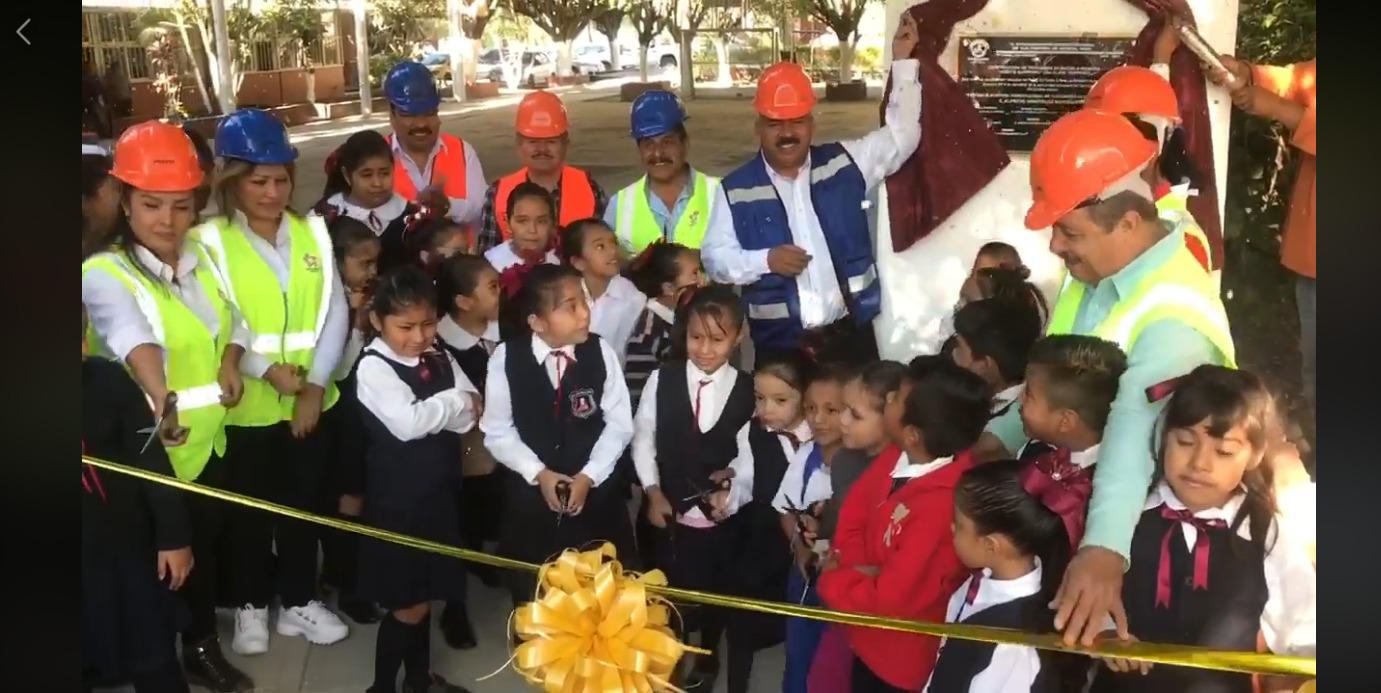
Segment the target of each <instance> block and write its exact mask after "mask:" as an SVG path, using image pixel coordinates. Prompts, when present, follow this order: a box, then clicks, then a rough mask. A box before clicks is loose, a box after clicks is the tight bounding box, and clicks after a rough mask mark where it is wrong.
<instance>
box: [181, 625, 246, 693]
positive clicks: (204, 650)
mask: <svg viewBox="0 0 1381 693" xmlns="http://www.w3.org/2000/svg"><path fill="white" fill-rule="evenodd" d="M182 668H183V670H185V671H186V672H187V682H188V683H190V684H192V685H193V686H201V687H202V688H206V689H208V690H212V691H216V693H249V691H252V690H254V681H253V680H252V679H250V678H249V676H247V675H246V674H245V673H244V672H243V671H240V670H239V669H236V668H235V665H233V664H231V663H230V662H229V661H227V660H226V658H225V654H224V653H222V652H221V643H220V640H218V639H216V638H214V637H213V638H208V639H206V640H204V641H202V642H200V643H198V644H196V645H193V646H191V647H183V648H182Z"/></svg>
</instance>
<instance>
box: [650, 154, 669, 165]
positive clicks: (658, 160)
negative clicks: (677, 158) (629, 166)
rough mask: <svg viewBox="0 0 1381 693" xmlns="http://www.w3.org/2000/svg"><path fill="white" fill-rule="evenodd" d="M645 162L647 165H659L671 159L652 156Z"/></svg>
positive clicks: (667, 162)
mask: <svg viewBox="0 0 1381 693" xmlns="http://www.w3.org/2000/svg"><path fill="white" fill-rule="evenodd" d="M647 163H648V165H649V166H661V165H663V164H670V163H671V159H666V158H663V157H660V156H654V157H652V158H651V159H648V160H647Z"/></svg>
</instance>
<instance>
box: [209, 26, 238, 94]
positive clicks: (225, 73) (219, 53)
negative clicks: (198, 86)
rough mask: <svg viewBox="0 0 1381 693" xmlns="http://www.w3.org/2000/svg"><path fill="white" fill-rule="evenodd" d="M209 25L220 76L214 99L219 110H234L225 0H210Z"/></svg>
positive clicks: (217, 70) (233, 90) (233, 81)
mask: <svg viewBox="0 0 1381 693" xmlns="http://www.w3.org/2000/svg"><path fill="white" fill-rule="evenodd" d="M211 27H212V33H214V34H215V40H216V73H217V74H219V75H220V76H221V78H220V80H219V82H220V83H219V85H218V86H219V87H220V88H219V89H217V90H216V100H217V101H220V102H221V112H222V113H230V112H231V111H234V110H235V70H234V69H233V67H232V64H231V60H230V29H229V28H228V27H227V26H226V16H225V0H211Z"/></svg>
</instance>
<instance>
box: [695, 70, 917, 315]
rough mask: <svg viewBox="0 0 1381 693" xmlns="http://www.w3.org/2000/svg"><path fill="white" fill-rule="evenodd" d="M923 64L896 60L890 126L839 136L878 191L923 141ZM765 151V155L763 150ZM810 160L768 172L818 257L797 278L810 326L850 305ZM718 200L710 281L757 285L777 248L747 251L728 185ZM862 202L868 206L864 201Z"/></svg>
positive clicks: (709, 233)
mask: <svg viewBox="0 0 1381 693" xmlns="http://www.w3.org/2000/svg"><path fill="white" fill-rule="evenodd" d="M919 71H920V63H919V62H917V61H916V60H914V59H906V60H895V61H893V62H892V94H891V97H890V98H889V99H888V102H887V112H886V116H885V122H886V124H885V125H883V126H882V127H881V128H879V129H877V130H875V131H873V132H871V133H869V134H868V135H866V136H864V137H863V138H861V139H857V140H848V141H844V142H840V143H839V144H841V145H842V146H843V147H844V150H845V151H846V152H847V153H848V154H849V156H850V157H851V158H852V159H853V161H854V163H855V164H857V165H858V168H859V170H860V171H861V172H862V173H863V180H864V182H865V183H866V184H867V186H868V189H869V190H872V189H873V188H874V187H876V186H877V185H878V184H879V183H881V182H882V181H884V180H886V178H887V176H890V175H892V174H893V173H896V172H897V169H899V168H901V165H902V164H903V163H906V160H907V159H909V158H910V157H911V154H912V153H913V152H915V151H916V147H917V146H919V145H920V143H921V125H920V118H919V113H920V110H921V84H920V81H919V77H918V75H919ZM759 156H761V155H759ZM810 167H811V162H810V158H809V157H807V158H806V162H805V164H804V165H803V166H802V167H801V170H800V171H798V172H797V174H796V176H795V177H794V178H786V177H784V176H782V175H781V174H779V173H777V172H776V171H775V170H774V169H772V167H771V166H768V168H767V173H768V176H769V177H770V178H771V179H772V185H773V187H774V188H776V190H777V197H779V198H780V199H781V202H782V206H783V207H784V208H785V209H786V216H787V224H788V225H789V226H790V227H791V237H792V243H793V244H795V245H796V246H798V247H800V248H801V249H803V250H805V251H806V252H807V253H809V254H810V256H811V261H810V264H809V265H807V266H806V269H805V271H804V272H802V273H801V274H800V275H797V277H796V287H797V292H798V295H799V297H800V306H801V324H802V326H803V327H805V328H807V329H809V328H813V327H819V326H822V325H828V324H830V323H833V322H836V321H838V320H840V319H842V318H844V317H845V316H846V315H847V314H848V308H847V306H846V305H845V303H844V294H843V293H842V291H841V290H840V288H839V278H838V276H836V274H835V268H834V260H833V259H832V258H831V257H830V251H829V246H828V245H827V243H826V241H825V234H824V231H823V230H822V229H821V227H820V220H819V219H818V218H817V217H816V215H815V208H814V207H813V206H812V205H811V200H810V180H811V176H810ZM715 193H716V194H715V201H714V205H713V206H712V207H711V208H710V217H709V220H708V221H707V224H708V226H707V228H706V229H705V238H704V241H703V242H702V243H701V251H700V252H701V256H702V257H703V258H704V262H705V271H706V272H707V273H708V274H709V276H710V279H712V280H714V281H717V282H724V283H728V284H734V285H744V284H752V283H753V282H755V281H757V280H758V279H759V278H760V277H762V276H763V275H764V274H767V273H768V272H770V271H771V270H769V269H768V266H767V254H768V252H769V251H770V249H766V248H764V249H761V250H744V249H743V246H741V245H740V244H739V241H738V234H737V233H735V231H734V220H733V215H732V213H731V212H730V211H729V198H728V196H727V195H725V194H724V191H723V189H719V190H716V191H715ZM858 204H860V205H864V204H866V201H865V200H859V201H858Z"/></svg>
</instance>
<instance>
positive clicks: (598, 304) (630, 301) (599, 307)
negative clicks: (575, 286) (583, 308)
mask: <svg viewBox="0 0 1381 693" xmlns="http://www.w3.org/2000/svg"><path fill="white" fill-rule="evenodd" d="M580 286H581V288H582V289H583V290H584V291H585V301H586V302H588V303H589V304H590V331H591V332H593V333H595V334H597V335H599V336H601V337H603V338H604V341H605V342H606V343H608V344H609V346H611V347H613V348H614V353H616V354H618V355H619V364H620V365H622V364H623V362H624V359H625V358H627V355H628V340H629V339H630V338H631V337H632V336H633V328H634V327H636V326H637V324H638V318H640V317H642V314H643V308H646V307H647V294H645V293H643V292H641V291H639V290H638V287H637V286H634V285H633V282H631V281H629V280H627V279H625V278H623V277H621V276H615V277H614V278H613V279H611V280H609V286H608V287H606V288H605V289H604V293H602V294H600V295H599V298H594V297H592V296H591V295H590V287H588V286H586V285H585V283H584V282H581V285H580Z"/></svg>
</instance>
